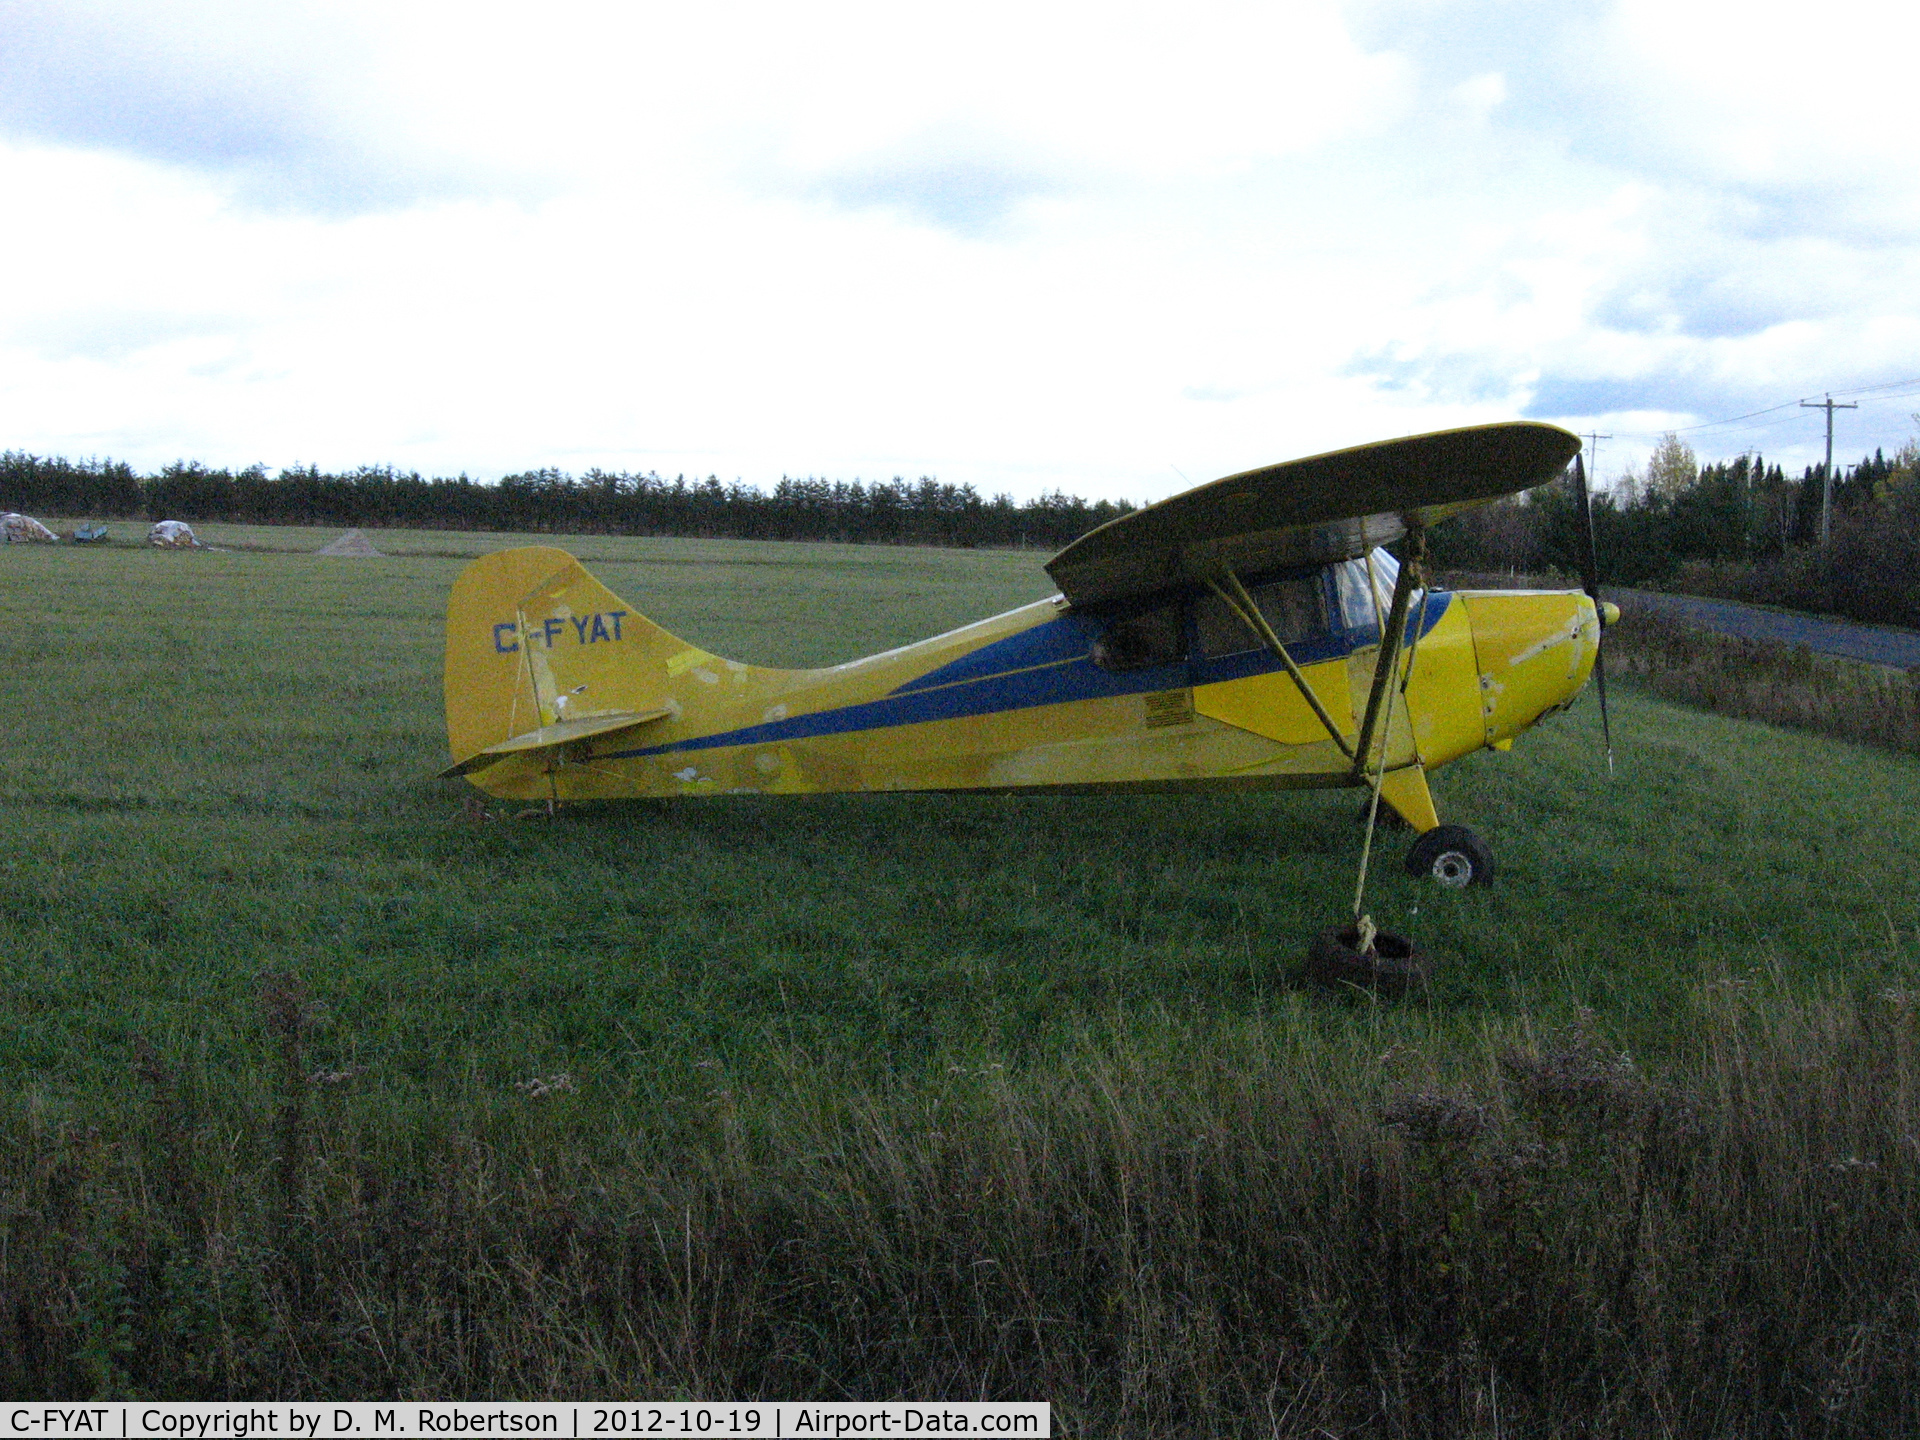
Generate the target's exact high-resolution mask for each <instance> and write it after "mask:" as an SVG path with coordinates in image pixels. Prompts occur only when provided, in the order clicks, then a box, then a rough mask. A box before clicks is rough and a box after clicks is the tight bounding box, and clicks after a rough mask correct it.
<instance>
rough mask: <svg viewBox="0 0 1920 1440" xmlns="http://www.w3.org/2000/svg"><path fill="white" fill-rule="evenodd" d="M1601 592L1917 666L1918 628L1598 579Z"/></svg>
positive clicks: (1765, 636)
mask: <svg viewBox="0 0 1920 1440" xmlns="http://www.w3.org/2000/svg"><path fill="white" fill-rule="evenodd" d="M1600 593H1601V594H1602V595H1604V596H1606V597H1607V598H1608V599H1609V600H1612V601H1613V602H1614V603H1615V604H1617V605H1619V606H1620V607H1621V608H1622V609H1623V610H1624V609H1632V608H1634V607H1636V606H1637V607H1639V608H1641V609H1646V610H1653V611H1657V612H1658V613H1660V614H1663V615H1671V616H1673V617H1674V618H1675V619H1676V620H1685V621H1686V622H1688V623H1689V624H1692V625H1698V626H1700V627H1701V628H1702V629H1706V630H1718V631H1720V632H1721V633H1722V634H1724V635H1743V636H1745V637H1747V638H1748V639H1750V640H1784V641H1785V642H1786V643H1787V644H1789V645H1805V646H1806V647H1807V648H1809V649H1811V650H1818V651H1820V652H1822V653H1823V654H1827V655H1845V656H1846V657H1847V658H1848V659H1851V660H1865V661H1867V662H1868V663H1869V664H1873V665H1892V666H1894V667H1896V668H1898V669H1901V670H1911V669H1913V668H1914V667H1915V666H1920V631H1915V630H1895V629H1892V628H1891V627H1887V626H1880V625H1854V624H1851V623H1849V622H1847V621H1845V620H1822V619H1819V618H1818V617H1816V616H1813V615H1794V614H1790V613H1788V612H1786V611H1783V610H1762V609H1760V608H1759V607H1757V606H1753V605H1742V604H1740V603H1739V602H1737V601H1734V600H1702V599H1700V598H1699V597H1698V596H1696V595H1667V594H1663V593H1661V592H1660V591H1657V590H1625V589H1616V588H1615V587H1613V586H1611V585H1603V586H1601V588H1600Z"/></svg>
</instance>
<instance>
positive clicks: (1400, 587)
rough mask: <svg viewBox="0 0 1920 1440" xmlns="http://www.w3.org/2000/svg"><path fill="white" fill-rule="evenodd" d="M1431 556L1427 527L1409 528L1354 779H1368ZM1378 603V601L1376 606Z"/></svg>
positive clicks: (1382, 758)
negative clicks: (1418, 585) (1416, 591)
mask: <svg viewBox="0 0 1920 1440" xmlns="http://www.w3.org/2000/svg"><path fill="white" fill-rule="evenodd" d="M1426 553H1427V532H1426V529H1425V527H1424V526H1419V525H1409V526H1408V527H1407V563H1406V564H1404V565H1402V566H1401V567H1400V575H1399V578H1398V579H1396V580H1395V581H1394V583H1393V601H1392V604H1391V605H1390V606H1389V608H1388V610H1387V623H1386V624H1385V625H1384V626H1382V627H1381V630H1380V658H1379V660H1378V661H1376V662H1375V664H1374V667H1373V688H1372V690H1371V691H1369V692H1368V694H1367V716H1366V719H1364V720H1362V721H1361V722H1360V742H1359V744H1358V745H1356V746H1355V747H1354V748H1353V750H1351V751H1349V752H1348V753H1349V754H1351V755H1352V756H1353V778H1354V779H1355V780H1364V779H1366V777H1367V764H1368V760H1369V758H1370V757H1371V756H1372V754H1373V730H1374V726H1375V725H1377V724H1378V723H1379V721H1380V702H1381V701H1382V700H1383V699H1385V698H1386V694H1387V682H1388V680H1389V679H1390V678H1391V677H1392V675H1393V671H1394V667H1395V666H1396V665H1397V664H1398V663H1399V660H1400V651H1401V648H1402V647H1403V646H1404V645H1405V644H1406V640H1407V608H1408V605H1409V603H1410V602H1411V601H1412V599H1413V587H1414V578H1415V576H1416V575H1417V574H1418V573H1419V571H1420V569H1421V564H1420V562H1421V561H1422V560H1423V559H1425V557H1426ZM1375 603H1376V604H1377V603H1378V602H1377V601H1376V602H1375ZM1386 763H1387V761H1386V750H1385V747H1384V746H1383V747H1382V749H1381V755H1380V768H1381V769H1382V770H1384V769H1385V768H1386Z"/></svg>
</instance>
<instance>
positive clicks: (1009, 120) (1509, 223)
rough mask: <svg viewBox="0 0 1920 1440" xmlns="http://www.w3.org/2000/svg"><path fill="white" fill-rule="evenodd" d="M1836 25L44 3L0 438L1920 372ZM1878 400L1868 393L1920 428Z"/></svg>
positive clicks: (1030, 415) (939, 469)
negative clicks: (1820, 80) (1812, 77)
mask: <svg viewBox="0 0 1920 1440" xmlns="http://www.w3.org/2000/svg"><path fill="white" fill-rule="evenodd" d="M23 15H24V16H26V17H27V18H25V19H22V18H21V17H22V16H23ZM49 17H51V18H49ZM1847 23H1848V17H1846V16H1840V17H1837V18H1836V20H1835V23H1834V25H1833V26H1832V30H1833V31H1836V32H1837V31H1842V30H1844V28H1845V25H1846V24H1847ZM1886 24H1893V25H1895V27H1896V28H1898V27H1900V26H1907V27H1909V28H1910V22H1908V21H1906V20H1899V21H1884V23H1882V24H1881V26H1880V28H1881V29H1882V30H1884V29H1885V26H1886ZM1825 26H1826V21H1825V20H1824V18H1823V20H1822V23H1821V25H1817V26H1813V27H1808V26H1807V25H1805V24H1799V25H1798V28H1796V29H1791V30H1789V29H1787V28H1784V27H1782V26H1770V25H1768V24H1763V23H1761V21H1760V20H1757V19H1754V18H1753V17H1752V16H1750V15H1747V14H1745V13H1744V12H1743V15H1742V17H1740V23H1739V24H1738V25H1737V26H1733V27H1732V28H1733V29H1734V30H1737V32H1738V35H1737V38H1736V39H1735V40H1731V41H1730V40H1729V39H1728V36H1727V30H1728V22H1727V12H1725V11H1724V9H1720V8H1715V9H1709V8H1708V7H1706V6H1704V5H1699V4H1696V3H1694V0H1682V3H1679V4H1677V5H1676V4H1664V5H1662V6H1659V7H1654V6H1651V5H1649V4H1644V3H1641V0H1623V3H1619V4H1602V3H1598V0H1586V3H1581V4H1576V5H1571V6H1567V7H1552V6H1539V5H1537V4H1531V3H1529V4H1504V3H1503V4H1478V3H1477V4H1473V5H1467V4H1463V3H1455V0H1410V3H1382V4H1374V5H1369V6H1365V7H1360V6H1352V7H1345V8H1343V7H1340V6H1337V5H1334V4H1331V3H1301V4H1298V5H1288V6H1229V5H1218V6H1205V7H1200V8H1188V9H1184V10H1179V11H1175V10H1169V9H1166V8H1165V7H1141V8H1137V9H1126V8H1113V7H1105V8H1100V9H1097V10H1096V9H1093V8H1082V7H1045V6H1040V7H1036V6H1031V5H1029V6H1024V7H1014V6H969V7H964V8H962V7H924V6H914V7H909V6H884V7H883V6H809V7H793V6H786V7H773V6H700V7H691V6H686V7H665V6H658V7H638V6H598V5H586V4H581V5H572V6H565V5H563V6H559V7H557V8H555V7H548V8H546V9H542V10H539V11H533V10H528V9H526V8H524V7H516V8H507V7H488V6H462V7H440V6H431V5H420V6H372V5H355V6H347V5H328V6H324V7H313V8H308V9H302V8H287V7H271V8H265V9H263V8H261V7H240V6H231V5H204V4H200V5H193V6H187V7H169V8H167V9H165V10H154V9H152V8H151V7H144V6H133V5H106V4H88V5H73V4H67V5H61V6H58V7H53V8H52V9H50V10H48V11H45V12H28V11H25V10H24V9H15V10H10V11H7V12H5V13H4V15H0V31H3V32H5V33H6V34H8V35H11V36H12V37H13V38H14V39H15V40H17V41H18V42H19V43H18V45H17V46H16V47H15V49H14V51H12V52H11V54H12V58H11V59H9V60H6V61H3V62H0V70H5V72H6V73H5V75H4V76H0V79H7V80H8V82H9V84H10V86H11V89H10V91H9V95H10V98H9V99H8V100H7V101H6V103H4V104H0V137H10V138H4V143H0V184H5V185H6V186H7V193H8V194H9V196H10V197H12V203H13V209H14V212H15V213H16V214H26V215H32V216H35V217H38V218H37V219H36V222H35V223H32V224H27V225H20V224H17V223H16V224H14V225H11V226H10V227H9V229H8V233H7V238H6V241H5V245H6V251H5V258H6V260H7V263H8V265H9V267H10V270H11V271H12V273H14V274H15V275H30V276H32V277H33V281H34V283H33V284H31V285H17V286H13V287H10V288H9V289H8V291H7V292H5V294H4V295H0V387H4V394H5V400H6V405H7V409H8V413H9V414H10V415H11V416H13V417H15V419H14V422H13V424H14V428H13V431H12V433H11V434H9V435H8V436H7V437H6V439H5V443H7V444H11V445H15V446H26V447H28V448H33V449H38V450H42V451H54V452H59V451H65V452H78V453H87V452H93V451H104V452H110V453H114V454H116V455H119V456H122V457H124V458H127V459H129V460H132V461H134V462H135V463H138V464H143V465H147V464H157V463H164V461H166V460H170V459H173V458H175V457H176V456H183V455H184V456H192V457H197V458H202V459H205V460H208V461H210V462H212V463H216V464H220V463H233V464H244V463H247V462H248V461H251V460H262V461H265V462H267V463H269V464H280V463H293V462H295V461H311V462H315V463H320V464H323V465H328V466H348V465H355V464H360V463H377V462H387V461H392V462H395V463H398V464H402V465H412V466H418V467H419V468H421V469H423V470H427V471H431V472H438V473H451V472H454V471H457V470H459V469H462V468H464V469H467V470H468V471H470V472H472V473H476V474H482V475H494V474H498V473H501V472H502V471H506V470H512V469H518V468H522V467H526V466H532V465H538V464H547V463H558V464H562V465H567V466H570V467H572V468H576V469H578V468H584V467H585V466H587V465H590V464H596V463H597V464H602V465H609V466H617V467H622V468H640V469H647V468H657V469H661V470H663V471H666V472H668V473H672V472H674V471H677V470H691V471H697V472H700V473H705V472H707V471H710V470H711V471H716V472H718V473H720V474H722V475H725V476H729V477H731V476H734V475H740V476H743V477H744V478H747V479H749V480H753V481H757V482H760V483H770V482H771V481H772V480H774V479H776V478H778V476H779V475H780V474H781V473H782V472H789V473H803V472H813V473H827V474H832V475H839V476H846V477H849V478H850V477H852V476H854V475H861V476H864V477H867V478H872V477H874V476H878V475H890V474H893V473H896V472H898V473H904V474H910V475H911V474H919V473H928V472H935V473H938V474H940V475H941V476H942V477H943V478H945V479H949V480H967V481H972V482H974V483H977V484H979V485H981V486H982V487H983V488H986V489H990V490H991V489H999V488H1011V489H1014V490H1016V491H1019V492H1021V493H1031V492H1033V491H1036V490H1039V489H1042V488H1047V487H1050V486H1053V485H1061V486H1064V487H1066V488H1069V489H1077V490H1079V491H1081V492H1083V493H1090V494H1091V493H1100V494H1122V495H1128V496H1131V497H1132V498H1136V499H1138V498H1150V497H1153V496H1157V495H1160V494H1165V493H1168V492H1170V491H1172V490H1174V489H1178V488H1180V486H1181V483H1182V482H1181V480H1180V477H1179V474H1178V473H1176V467H1177V470H1178V471H1179V472H1184V473H1185V474H1186V476H1188V477H1189V478H1192V479H1195V480H1198V479H1200V478H1203V477H1205V476H1208V475H1211V474H1218V473H1226V472H1228V471H1230V470H1235V469H1240V468H1244V467H1246V466H1248V465H1253V464H1258V463H1264V462H1267V461H1271V460H1274V459H1278V458H1283V457H1285V456H1288V455H1293V454H1302V453H1308V452H1310V451H1312V450H1314V449H1319V448H1327V447H1331V446H1335V445H1342V444H1350V443H1356V442H1358V441H1362V440H1365V439H1369V438H1376V437H1379V436H1382V435H1387V434H1394V433H1405V432H1408V431H1412V430H1417V429H1420V428H1426V427H1430V426H1437V425H1445V424H1456V423H1467V422H1470V421H1474V420H1481V419H1494V418H1501V417H1506V416H1511V415H1513V414H1515V413H1517V412H1521V411H1526V412H1529V413H1538V414H1551V415H1553V416H1556V417H1560V418H1565V419H1567V420H1569V421H1572V422H1583V421H1601V420H1609V421H1610V423H1615V424H1616V425H1617V428H1619V429H1622V430H1625V429H1627V428H1629V427H1628V425H1627V424H1626V423H1624V421H1621V420H1620V418H1619V417H1626V416H1629V415H1646V414H1652V415H1658V416H1660V417H1661V421H1660V423H1663V424H1664V423H1680V422H1682V421H1686V420H1689V419H1696V418H1712V417H1713V416H1714V415H1716V414H1733V413H1737V412H1739V411H1740V410H1743V409H1750V408H1755V406H1756V402H1757V403H1771V402H1773V401H1775V400H1778V399H1781V398H1785V397H1790V396H1792V395H1794V394H1795V393H1800V392H1804V393H1813V392H1815V391H1817V390H1820V389H1824V388H1827V387H1830V386H1831V387H1836V388H1838V387H1841V386H1844V385H1845V384H1848V383H1857V384H1864V383H1870V382H1872V381H1875V380H1880V379H1887V378H1896V377H1894V376H1893V375H1890V374H1889V373H1888V370H1889V367H1891V369H1893V370H1895V371H1901V373H1904V371H1903V369H1902V367H1910V366H1911V365H1912V363H1913V362H1911V361H1910V360H1906V359H1904V358H1903V357H1904V356H1906V355H1910V354H1911V353H1913V350H1912V342H1913V340H1914V339H1915V338H1916V335H1915V332H1916V330H1917V329H1920V248H1916V246H1915V245H1914V243H1913V240H1912V234H1911V220H1912V218H1913V215H1912V208H1911V207H1912V206H1913V205H1914V203H1915V200H1914V196H1915V194H1916V193H1920V192H1917V191H1916V187H1915V186H1914V185H1913V183H1912V181H1913V179H1914V178H1915V177H1914V175H1913V166H1914V163H1915V162H1914V160H1913V158H1912V157H1911V155H1910V154H1909V151H1908V149H1907V148H1906V147H1905V146H1904V144H1903V136H1904V131H1903V130H1902V129H1901V128H1900V123H1899V121H1900V117H1899V115H1898V108H1899V107H1898V99H1897V97H1898V93H1899V91H1898V86H1897V85H1893V84H1887V85H1883V86H1879V87H1859V88H1864V89H1868V90H1871V91H1872V92H1873V93H1872V94H1871V95H1869V96H1867V97H1866V98H1864V99H1860V98H1858V97H1855V96H1854V95H1852V94H1851V93H1850V94H1849V96H1848V106H1847V107H1838V106H1834V105H1832V104H1831V103H1829V102H1830V100H1831V96H1830V94H1829V93H1828V92H1826V91H1824V90H1823V88H1822V87H1821V86H1820V85H1818V84H1812V83H1809V82H1808V81H1807V79H1806V77H1805V75H1804V74H1803V73H1801V71H1802V70H1803V69H1804V67H1805V64H1806V63H1807V62H1806V57H1807V56H1809V55H1811V56H1812V57H1814V59H1815V60H1816V61H1818V62H1819V63H1831V64H1833V65H1835V66H1838V65H1839V64H1840V61H1841V58H1842V57H1841V54H1840V52H1839V51H1838V50H1834V51H1833V53H1832V54H1831V55H1829V54H1827V52H1826V51H1825V50H1823V49H1820V48H1819V47H1825V46H1831V45H1837V44H1838V43H1839V42H1837V41H1833V40H1831V36H1830V32H1829V30H1828V29H1827V28H1823V27H1825ZM9 27H10V28H9ZM1716 27H1718V28H1716ZM1810 35H1811V36H1815V37H1818V38H1815V39H1809V38H1808V37H1809V36H1810ZM1809 47H1812V48H1809ZM8 66H11V69H7V67H8ZM76 87H77V88H76ZM73 93H86V94H89V95H92V96H95V97H105V98H104V100H102V101H101V102H100V103H95V104H89V105H81V104H78V103H77V102H75V101H73V100H72V99H71V94H73ZM1863 106H1864V109H1863V108H1862V107H1863ZM1863 114H1864V115H1865V116H1866V117H1867V118H1866V120H1864V121H1859V120H1857V117H1859V116H1861V115H1863ZM1849 116H1853V117H1856V119H1852V120H1850V119H1849V118H1848V117H1849ZM1856 126H1863V127H1864V128H1866V129H1868V130H1870V131H1871V132H1872V134H1871V137H1870V138H1869V139H1867V140H1865V141H1863V142H1861V143H1857V144H1852V145H1851V148H1848V145H1849V143H1850V142H1849V141H1848V139H1847V136H1848V133H1849V132H1850V130H1851V129H1852V128H1855V127H1856ZM1881 410H1882V411H1885V413H1884V414H1881V413H1879V412H1875V414H1874V415H1871V416H1870V415H1869V412H1868V411H1867V410H1862V411H1861V412H1860V413H1859V415H1858V416H1857V417H1856V423H1857V424H1858V426H1859V427H1860V428H1859V429H1858V430H1857V431H1856V432H1855V433H1856V434H1865V433H1868V427H1869V426H1870V425H1876V424H1877V425H1880V426H1881V427H1882V429H1887V427H1892V428H1891V430H1889V431H1888V433H1889V434H1890V435H1895V434H1903V433H1904V431H1905V424H1906V422H1905V419H1904V415H1903V414H1902V413H1899V411H1898V410H1897V407H1896V408H1895V409H1888V408H1887V407H1884V406H1883V407H1881ZM1610 417H1612V418H1611V419H1610ZM1583 428H1584V425H1583ZM1639 428H1647V427H1645V426H1640V427H1639ZM1740 443H1746V442H1745V441H1744V440H1741V441H1740ZM1869 443H1871V442H1869ZM1735 448H1738V447H1737V445H1736V447H1735ZM1856 448H1857V447H1856ZM1623 453H1624V452H1623Z"/></svg>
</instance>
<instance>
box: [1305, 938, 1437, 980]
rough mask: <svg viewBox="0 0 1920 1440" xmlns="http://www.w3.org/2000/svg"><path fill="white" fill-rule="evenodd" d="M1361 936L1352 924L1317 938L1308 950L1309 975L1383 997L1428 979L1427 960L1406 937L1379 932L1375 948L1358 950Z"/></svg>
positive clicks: (1374, 943) (1374, 944) (1313, 978)
mask: <svg viewBox="0 0 1920 1440" xmlns="http://www.w3.org/2000/svg"><path fill="white" fill-rule="evenodd" d="M1358 940H1359V935H1358V934H1357V933H1356V932H1355V930H1354V928H1353V926H1351V925H1334V926H1331V927H1329V928H1328V929H1325V930H1322V931H1321V932H1320V933H1319V934H1318V935H1316V936H1314V937H1313V944H1312V945H1310V946H1309V947H1308V948H1307V969H1306V975H1307V978H1308V979H1309V980H1316V981H1318V982H1319V983H1320V984H1322V985H1330V986H1334V987H1336V988H1337V987H1343V986H1357V987H1359V988H1360V989H1362V990H1372V991H1375V992H1377V993H1379V994H1381V995H1386V996H1398V995H1404V994H1406V993H1407V991H1409V990H1412V989H1414V988H1416V987H1418V986H1423V985H1425V984H1426V983H1427V979H1428V966H1427V957H1426V955H1425V953H1424V952H1423V951H1422V950H1421V949H1420V947H1419V946H1418V945H1416V944H1414V943H1413V941H1411V940H1409V939H1408V938H1407V937H1406V936H1404V935H1396V934H1394V933H1393V932H1392V931H1391V930H1381V931H1377V932H1376V933H1375V934H1374V937H1373V949H1371V950H1367V951H1362V950H1360V949H1358V948H1356V944H1357V942H1358Z"/></svg>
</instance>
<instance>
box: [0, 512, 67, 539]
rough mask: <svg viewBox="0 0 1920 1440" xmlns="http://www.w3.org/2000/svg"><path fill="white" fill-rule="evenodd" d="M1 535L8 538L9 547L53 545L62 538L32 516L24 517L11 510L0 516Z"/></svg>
mask: <svg viewBox="0 0 1920 1440" xmlns="http://www.w3.org/2000/svg"><path fill="white" fill-rule="evenodd" d="M0 535H4V536H5V537H6V542H7V544H9V545H30V544H34V543H35V542H38V543H39V544H42V545H51V544H53V543H55V542H56V541H58V540H59V538H60V537H59V536H58V535H56V534H54V533H53V531H51V530H49V529H48V528H47V527H46V526H44V525H42V524H41V523H40V522H39V521H38V520H36V519H34V518H33V517H32V516H31V515H22V514H21V513H20V512H19V511H18V510H9V511H7V512H6V514H4V515H0Z"/></svg>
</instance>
